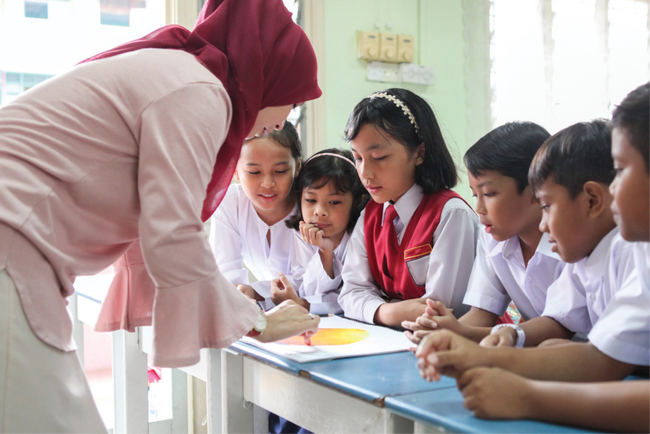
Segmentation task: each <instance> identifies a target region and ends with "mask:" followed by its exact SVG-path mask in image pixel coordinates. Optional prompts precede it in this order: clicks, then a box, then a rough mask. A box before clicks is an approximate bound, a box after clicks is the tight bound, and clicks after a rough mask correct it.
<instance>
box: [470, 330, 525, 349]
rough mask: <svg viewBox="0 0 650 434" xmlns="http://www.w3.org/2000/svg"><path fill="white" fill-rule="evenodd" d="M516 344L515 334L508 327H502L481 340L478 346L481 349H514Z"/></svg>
mask: <svg viewBox="0 0 650 434" xmlns="http://www.w3.org/2000/svg"><path fill="white" fill-rule="evenodd" d="M516 342H517V332H516V331H515V330H514V329H513V328H510V327H503V328H501V329H499V330H497V331H496V332H495V333H492V334H491V335H487V336H486V337H484V338H483V340H482V341H481V343H480V344H479V345H480V346H482V347H486V348H494V347H514V346H515V343H516Z"/></svg>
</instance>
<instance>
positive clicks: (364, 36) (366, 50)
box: [357, 30, 379, 60]
mask: <svg viewBox="0 0 650 434" xmlns="http://www.w3.org/2000/svg"><path fill="white" fill-rule="evenodd" d="M357 58H359V59H367V60H377V59H379V32H363V31H361V30H358V31H357Z"/></svg>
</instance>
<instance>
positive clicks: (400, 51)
mask: <svg viewBox="0 0 650 434" xmlns="http://www.w3.org/2000/svg"><path fill="white" fill-rule="evenodd" d="M414 53H415V40H414V38H413V36H411V35H397V61H398V62H400V63H403V62H406V63H411V62H413V56H414Z"/></svg>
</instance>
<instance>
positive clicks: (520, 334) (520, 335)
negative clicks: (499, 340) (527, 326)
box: [490, 324, 526, 348]
mask: <svg viewBox="0 0 650 434" xmlns="http://www.w3.org/2000/svg"><path fill="white" fill-rule="evenodd" d="M503 327H510V328H513V329H515V331H516V332H517V340H516V341H515V348H523V346H524V342H526V333H525V332H524V330H523V329H522V328H521V327H519V326H518V325H516V324H497V325H495V326H494V327H492V331H491V332H490V334H491V335H492V334H494V333H496V331H497V330H499V329H500V328H503Z"/></svg>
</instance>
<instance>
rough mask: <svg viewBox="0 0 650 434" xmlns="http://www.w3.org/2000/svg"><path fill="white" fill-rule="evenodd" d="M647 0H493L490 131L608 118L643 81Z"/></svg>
mask: <svg viewBox="0 0 650 434" xmlns="http://www.w3.org/2000/svg"><path fill="white" fill-rule="evenodd" d="M648 6H649V1H648V0H609V1H602V0H492V4H491V14H490V15H491V17H490V19H491V22H490V26H491V31H492V40H491V49H490V54H491V60H492V70H491V86H492V89H493V95H494V96H493V100H492V115H493V119H494V125H495V126H497V125H502V124H503V123H505V122H508V121H513V120H530V121H533V122H537V123H539V124H540V125H542V126H544V127H545V128H547V129H548V130H549V132H551V133H555V132H557V131H558V130H560V129H562V128H565V127H567V126H569V125H571V124H573V123H576V122H580V121H587V120H590V119H594V118H599V117H604V118H609V117H610V116H611V112H612V110H613V109H614V107H615V105H616V104H618V103H619V102H620V101H621V100H622V99H623V98H624V97H625V95H626V94H627V93H628V92H630V91H631V90H633V89H634V88H636V87H637V86H639V85H641V84H643V83H644V82H647V81H648V76H649V72H650V71H649V65H650V57H649V54H648V48H647V43H648V34H649V28H648V26H649V21H648Z"/></svg>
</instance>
